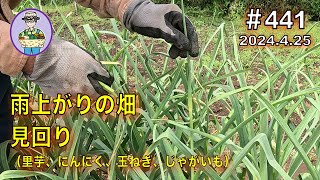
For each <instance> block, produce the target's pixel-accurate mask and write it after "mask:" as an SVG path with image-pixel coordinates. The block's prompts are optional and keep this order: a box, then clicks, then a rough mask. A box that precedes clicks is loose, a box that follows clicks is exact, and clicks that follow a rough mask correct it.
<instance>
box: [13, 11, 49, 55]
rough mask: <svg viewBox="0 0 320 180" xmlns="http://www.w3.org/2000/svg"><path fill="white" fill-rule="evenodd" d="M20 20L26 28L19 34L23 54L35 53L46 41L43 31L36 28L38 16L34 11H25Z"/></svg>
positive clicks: (38, 51)
mask: <svg viewBox="0 0 320 180" xmlns="http://www.w3.org/2000/svg"><path fill="white" fill-rule="evenodd" d="M22 20H23V21H24V22H25V24H26V25H27V28H26V29H25V30H24V31H22V32H21V33H20V34H19V42H20V44H21V46H22V47H23V49H24V54H26V55H37V54H39V53H40V49H41V48H43V46H44V43H45V41H46V37H45V35H44V33H43V31H42V30H41V29H38V28H36V25H37V21H38V20H40V17H38V16H37V13H36V12H34V11H27V12H26V13H25V16H24V17H23V18H22Z"/></svg>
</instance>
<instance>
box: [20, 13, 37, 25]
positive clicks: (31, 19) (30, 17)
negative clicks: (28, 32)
mask: <svg viewBox="0 0 320 180" xmlns="http://www.w3.org/2000/svg"><path fill="white" fill-rule="evenodd" d="M39 19H40V18H39V17H38V16H37V13H36V12H33V11H28V12H26V14H25V16H24V18H22V20H24V22H25V23H26V25H27V26H28V27H29V28H34V27H35V26H36V24H37V21H38V20H39Z"/></svg>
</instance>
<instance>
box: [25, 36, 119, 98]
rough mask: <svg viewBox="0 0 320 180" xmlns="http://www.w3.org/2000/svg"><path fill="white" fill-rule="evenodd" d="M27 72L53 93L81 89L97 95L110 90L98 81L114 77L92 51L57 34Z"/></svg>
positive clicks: (91, 94) (106, 82) (83, 91)
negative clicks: (95, 57)
mask: <svg viewBox="0 0 320 180" xmlns="http://www.w3.org/2000/svg"><path fill="white" fill-rule="evenodd" d="M25 76H26V78H27V79H28V80H30V81H32V82H34V83H36V84H38V85H39V86H40V87H41V88H42V90H43V92H44V93H45V94H47V95H49V96H52V97H56V96H57V93H61V94H62V95H64V94H67V93H70V94H71V95H77V94H78V93H80V94H86V95H88V96H89V97H90V98H93V99H96V98H97V97H99V94H100V95H103V94H107V92H106V91H105V90H104V89H103V88H102V87H101V85H100V84H99V82H98V81H101V82H103V83H105V84H107V85H109V86H111V85H112V83H113V81H114V78H113V77H112V76H110V74H109V73H108V72H107V71H106V70H105V69H104V68H103V67H102V66H101V64H100V63H99V62H98V61H96V60H95V59H94V57H93V56H92V55H90V54H89V53H87V52H85V51H84V50H82V49H81V48H79V47H78V46H76V45H74V44H72V43H70V42H67V41H64V40H60V39H58V38H56V37H53V39H52V42H51V45H50V47H49V48H48V49H47V50H46V51H45V52H44V53H42V54H40V55H38V56H37V57H36V60H35V62H34V66H33V72H32V73H31V74H30V75H27V74H26V73H25Z"/></svg>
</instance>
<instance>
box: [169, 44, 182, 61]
mask: <svg viewBox="0 0 320 180" xmlns="http://www.w3.org/2000/svg"><path fill="white" fill-rule="evenodd" d="M179 51H180V50H179V49H178V48H177V47H176V46H175V45H172V46H171V48H170V50H169V55H170V57H171V58H172V59H176V58H177V57H178V56H179Z"/></svg>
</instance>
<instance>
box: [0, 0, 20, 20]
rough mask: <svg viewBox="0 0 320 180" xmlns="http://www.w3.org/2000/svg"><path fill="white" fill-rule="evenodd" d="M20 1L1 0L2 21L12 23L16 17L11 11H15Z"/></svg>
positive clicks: (0, 14)
mask: <svg viewBox="0 0 320 180" xmlns="http://www.w3.org/2000/svg"><path fill="white" fill-rule="evenodd" d="M19 2H20V1H10V0H1V1H0V19H2V20H5V21H7V22H9V23H11V22H12V20H13V18H14V15H13V13H12V10H11V9H14V8H15V7H16V6H17V5H18V4H19Z"/></svg>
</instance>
